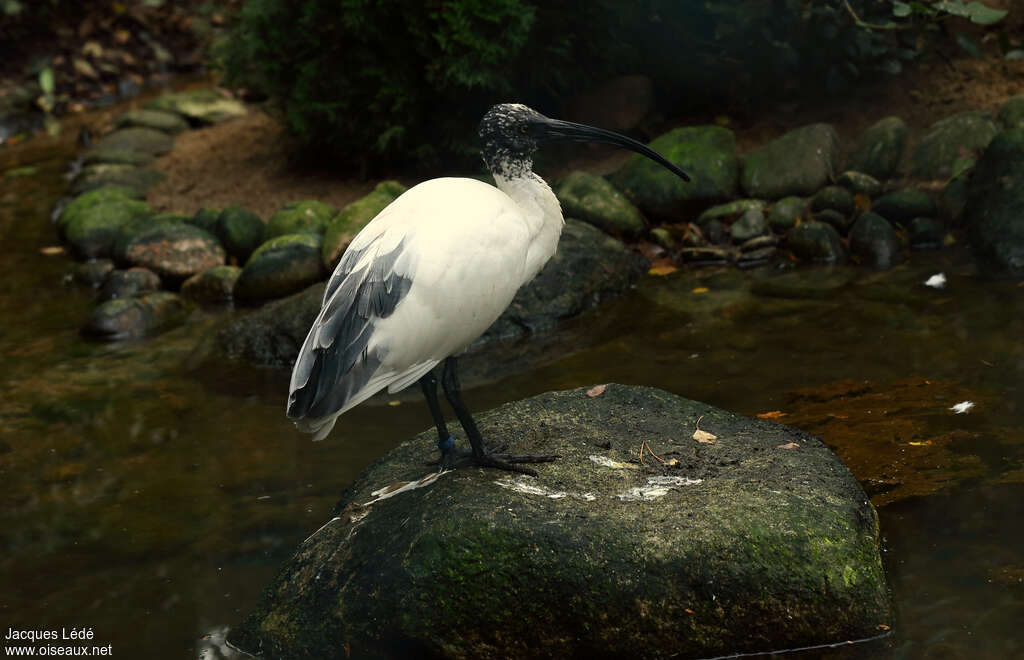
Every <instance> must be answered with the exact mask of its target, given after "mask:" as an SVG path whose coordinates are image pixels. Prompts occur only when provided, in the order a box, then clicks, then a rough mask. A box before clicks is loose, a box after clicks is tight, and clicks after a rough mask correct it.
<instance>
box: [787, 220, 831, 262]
mask: <svg viewBox="0 0 1024 660" xmlns="http://www.w3.org/2000/svg"><path fill="white" fill-rule="evenodd" d="M786 245H787V246H788V247H789V249H790V251H791V252H792V253H793V254H794V255H795V256H796V257H797V258H798V259H800V260H802V261H811V262H814V263H827V264H834V263H842V262H844V261H846V250H845V249H844V248H843V239H842V237H840V236H839V232H838V231H836V229H835V227H833V226H832V225H830V224H828V223H825V222H821V221H818V220H810V221H808V222H802V223H800V224H799V225H797V226H796V227H793V228H792V229H790V230H789V232H788V233H787V234H786Z"/></svg>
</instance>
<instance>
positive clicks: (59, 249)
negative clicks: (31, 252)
mask: <svg viewBox="0 0 1024 660" xmlns="http://www.w3.org/2000/svg"><path fill="white" fill-rule="evenodd" d="M39 254H45V255H46V256H48V257H54V256H57V255H59V254H64V248H63V246H60V245H48V246H46V247H44V248H39Z"/></svg>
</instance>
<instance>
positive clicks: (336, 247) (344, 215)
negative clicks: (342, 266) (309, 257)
mask: <svg viewBox="0 0 1024 660" xmlns="http://www.w3.org/2000/svg"><path fill="white" fill-rule="evenodd" d="M404 192H405V186H403V185H402V184H400V183H399V182H397V181H381V182H380V183H378V184H377V185H376V186H375V187H374V189H373V191H372V192H371V193H370V194H368V195H366V196H365V197H361V198H360V199H357V200H356V201H354V202H352V203H351V204H348V205H347V206H345V208H343V209H341V211H339V212H338V214H337V215H336V216H334V217H333V218H331V219H330V220H329V221H328V222H327V228H326V230H325V231H324V242H323V246H322V247H321V248H320V255H321V257H322V258H323V262H324V267H325V268H327V270H334V267H335V266H337V265H338V261H339V260H341V255H342V254H344V253H345V250H346V249H347V248H348V244H349V243H350V242H351V241H352V239H353V238H355V236H356V234H358V233H359V232H360V231H361V230H362V228H363V227H365V226H366V225H367V224H369V222H370V220H373V219H374V218H375V217H377V214H378V213H380V212H381V211H383V210H384V208H385V207H386V206H387V205H388V204H390V203H391V202H393V201H395V200H396V199H397V198H398V196H399V195H401V194H402V193H404Z"/></svg>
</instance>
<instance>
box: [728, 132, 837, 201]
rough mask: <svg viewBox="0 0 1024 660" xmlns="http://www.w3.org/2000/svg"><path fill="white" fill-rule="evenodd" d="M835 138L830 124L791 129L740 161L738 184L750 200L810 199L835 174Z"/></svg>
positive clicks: (835, 134)
mask: <svg viewBox="0 0 1024 660" xmlns="http://www.w3.org/2000/svg"><path fill="white" fill-rule="evenodd" d="M841 159H842V153H841V152H840V149H839V135H838V134H837V133H836V129H835V128H834V127H833V126H832V125H831V124H811V125H809V126H803V127H800V128H797V129H794V130H792V131H790V132H788V133H786V134H785V135H783V136H781V137H779V138H776V139H775V140H772V141H771V142H769V143H768V144H766V145H764V146H762V147H758V148H757V149H754V150H753V151H751V152H750V153H748V154H747V155H746V157H744V159H743V171H742V174H741V175H740V182H741V184H742V187H743V191H744V192H745V193H746V194H747V195H749V196H750V197H758V198H762V199H780V198H782V197H788V196H790V195H810V194H813V193H814V192H815V191H817V190H818V189H819V188H821V187H822V186H824V185H825V184H827V183H828V182H829V181H831V180H832V178H833V177H834V176H835V175H836V174H837V173H838V172H839V169H840V161H841Z"/></svg>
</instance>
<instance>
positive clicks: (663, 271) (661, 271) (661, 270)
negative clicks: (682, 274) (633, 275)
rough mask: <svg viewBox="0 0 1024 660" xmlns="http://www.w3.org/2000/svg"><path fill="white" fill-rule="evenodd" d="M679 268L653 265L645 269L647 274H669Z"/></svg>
mask: <svg viewBox="0 0 1024 660" xmlns="http://www.w3.org/2000/svg"><path fill="white" fill-rule="evenodd" d="M677 270H679V269H678V268H676V267H675V266H655V267H654V268H651V269H650V270H649V271H647V274H648V275H671V274H672V273H674V272H676V271H677Z"/></svg>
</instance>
